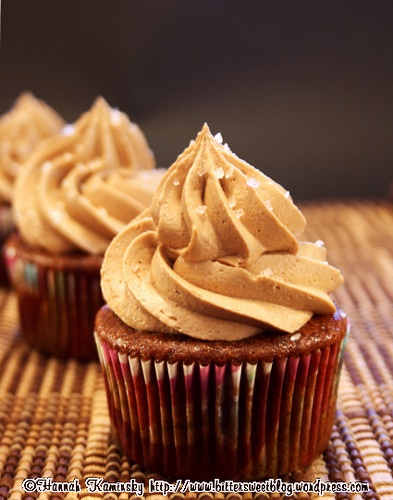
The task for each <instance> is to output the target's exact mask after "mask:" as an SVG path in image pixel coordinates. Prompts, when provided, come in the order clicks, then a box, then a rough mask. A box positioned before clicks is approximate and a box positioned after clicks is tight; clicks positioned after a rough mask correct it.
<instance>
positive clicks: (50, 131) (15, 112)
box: [0, 92, 65, 284]
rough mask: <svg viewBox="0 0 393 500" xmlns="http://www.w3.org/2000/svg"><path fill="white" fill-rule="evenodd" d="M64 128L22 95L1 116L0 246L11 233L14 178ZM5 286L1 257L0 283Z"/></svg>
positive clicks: (60, 121)
mask: <svg viewBox="0 0 393 500" xmlns="http://www.w3.org/2000/svg"><path fill="white" fill-rule="evenodd" d="M64 125H65V123H64V121H63V119H62V118H61V117H60V116H59V115H58V114H57V113H56V112H55V111H54V110H53V109H52V108H51V107H50V106H48V105H47V104H46V103H45V102H44V101H41V100H38V99H36V98H35V97H34V96H33V94H31V93H29V92H26V93H23V94H22V95H21V96H20V97H19V98H18V99H17V100H16V102H15V104H14V106H13V107H12V109H11V110H10V111H8V113H5V114H4V115H2V116H1V117H0V247H2V246H3V244H4V241H5V240H6V239H7V238H8V236H9V235H10V234H11V233H12V231H13V230H14V218H13V214H12V209H11V206H12V196H13V192H14V185H15V179H16V177H17V176H18V174H19V172H20V169H21V167H22V165H23V164H24V163H25V161H26V160H27V158H28V157H29V155H31V153H32V152H33V151H34V149H35V148H36V147H37V146H38V145H39V144H40V143H41V142H42V141H43V140H44V139H47V138H48V137H51V136H53V135H54V134H57V133H58V132H59V131H60V129H61V128H62V127H63V126H64ZM5 283H6V275H5V267H4V264H3V260H2V257H1V262H0V284H5Z"/></svg>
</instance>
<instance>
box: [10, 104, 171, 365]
mask: <svg viewBox="0 0 393 500" xmlns="http://www.w3.org/2000/svg"><path fill="white" fill-rule="evenodd" d="M154 167H155V160H154V156H153V153H152V152H151V150H150V149H149V146H148V144H147V142H146V139H145V136H144V135H143V133H142V132H141V130H140V129H139V127H138V126H137V125H135V124H133V123H131V122H130V121H129V119H128V117H127V116H126V115H125V114H124V113H121V112H119V111H118V110H115V109H112V108H111V107H110V106H109V105H108V104H107V103H106V101H105V100H104V99H102V98H99V99H97V100H96V102H95V104H94V105H93V107H92V108H91V109H90V110H89V111H88V112H86V113H85V114H83V115H82V116H81V118H80V119H79V120H78V121H77V122H76V123H75V124H74V125H69V126H67V127H65V128H64V129H63V130H62V133H61V134H59V135H57V136H56V137H53V138H52V139H50V140H48V141H47V142H45V144H43V145H42V147H40V148H38V149H37V150H36V152H35V153H34V154H33V155H32V157H31V158H30V160H29V161H28V162H27V163H26V165H25V167H24V169H23V171H22V172H21V174H20V176H19V178H18V180H17V183H16V187H15V196H14V209H15V217H16V223H17V227H18V230H19V232H18V234H15V235H13V236H12V237H11V238H10V239H9V240H8V241H7V243H6V252H5V255H6V260H7V264H8V269H9V273H10V276H11V279H12V283H13V285H14V287H15V289H16V291H17V295H18V300H19V309H20V319H21V326H22V332H23V335H24V338H25V339H26V340H27V341H28V342H29V343H30V344H31V345H33V346H34V347H37V348H39V349H41V350H43V351H45V352H48V353H50V354H53V355H57V356H75V357H78V358H85V359H87V358H91V357H93V356H96V355H97V353H96V349H95V346H94V338H93V325H94V317H95V314H96V312H97V310H98V309H99V307H100V306H101V305H102V303H103V299H102V295H101V290H100V283H99V279H100V278H99V276H100V275H99V271H100V267H101V263H102V255H103V253H104V251H105V250H106V248H107V246H108V244H109V242H110V241H111V239H112V238H113V237H114V236H115V234H117V233H118V231H119V230H120V229H122V227H123V226H125V224H126V223H128V222H129V221H131V220H132V219H133V218H134V217H135V216H136V215H137V214H139V213H140V212H141V211H142V210H143V209H144V208H145V207H146V206H147V205H149V204H150V203H151V200H152V197H153V193H154V190H155V187H156V185H157V184H158V182H159V180H160V178H161V176H162V172H163V170H162V169H155V168H154Z"/></svg>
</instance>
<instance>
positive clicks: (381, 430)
mask: <svg viewBox="0 0 393 500" xmlns="http://www.w3.org/2000/svg"><path fill="white" fill-rule="evenodd" d="M301 209H302V210H303V212H304V214H305V216H306V218H307V221H308V228H307V231H306V235H305V236H306V238H307V239H309V240H313V241H315V240H318V239H321V240H323V241H324V242H325V244H326V247H327V249H328V259H329V262H330V263H332V264H334V265H336V266H337V267H339V268H340V269H341V271H342V272H343V274H344V276H345V284H344V285H343V286H342V287H341V288H340V289H339V290H338V291H337V292H336V294H335V299H336V300H337V301H338V303H339V304H340V306H341V307H342V308H343V309H344V311H345V312H346V313H347V314H348V316H349V317H350V320H351V323H352V332H351V336H350V339H349V341H348V344H347V350H346V354H345V360H344V368H343V372H342V376H341V382H340V389H339V402H338V406H337V412H336V419H335V426H334V429H333V432H332V436H331V441H330V444H329V447H328V449H327V450H326V452H325V453H324V455H323V456H321V457H320V458H319V459H318V460H316V461H315V462H314V464H313V465H312V466H311V467H310V468H309V469H308V470H307V471H303V472H298V473H295V474H293V475H292V476H291V477H289V476H288V477H285V478H283V479H284V480H285V481H298V480H306V481H314V480H315V479H316V478H318V477H319V478H321V479H322V481H344V482H346V483H351V482H354V481H362V482H368V483H369V484H370V490H369V491H368V492H367V493H356V494H349V493H340V494H335V495H334V494H330V493H329V494H328V493H325V495H324V496H323V498H330V499H333V498H339V499H354V500H358V499H362V498H364V499H369V500H371V499H393V205H391V204H388V203H382V202H380V203H379V202H378V203H377V202H348V203H342V202H329V203H318V204H311V203H309V204H304V205H302V206H301ZM37 477H50V478H53V479H54V480H55V481H71V480H72V479H74V478H78V480H79V481H80V484H81V485H82V487H83V486H84V479H86V478H88V477H95V478H102V479H103V481H105V482H107V481H108V482H127V481H129V480H130V478H134V479H135V480H136V481H139V482H143V483H145V485H146V492H145V497H146V498H149V499H151V500H153V499H156V498H157V499H158V498H160V497H161V495H160V494H158V493H150V492H149V491H148V488H147V486H148V483H149V479H159V478H158V476H156V475H153V474H150V473H149V472H148V471H142V470H141V469H140V468H139V466H138V465H136V464H132V463H129V462H128V461H127V460H126V459H125V457H123V456H122V454H121V451H120V450H119V448H118V446H117V444H116V442H115V440H114V438H113V437H112V435H111V429H110V422H109V416H108V410H107V405H106V397H105V392H104V386H103V380H102V377H101V373H100V367H99V365H98V362H97V363H96V362H91V363H88V364H84V363H78V362H76V361H75V360H68V361H67V360H66V361H62V360H58V359H54V358H50V357H46V356H43V355H41V354H40V353H38V352H37V351H34V350H32V349H30V348H29V347H28V346H27V345H25V344H24V342H23V341H22V340H21V339H20V337H19V325H18V317H17V311H16V301H15V296H14V294H13V293H12V292H9V291H7V290H5V289H3V290H0V499H3V498H4V499H6V498H10V499H15V500H17V499H30V498H38V499H42V500H44V499H45V500H47V499H62V498H65V499H75V498H83V499H92V498H105V499H108V500H109V499H110V500H114V499H119V500H122V499H124V500H126V499H134V498H136V494H135V493H126V492H124V493H114V492H110V493H105V492H96V493H90V492H89V491H88V490H87V489H86V488H85V487H84V488H82V491H81V492H79V493H73V492H71V493H67V494H64V493H50V492H41V493H39V492H33V493H26V492H25V491H24V490H23V489H22V481H23V480H24V479H25V478H37ZM316 497H317V495H316V494H310V493H298V494H294V495H292V496H290V497H285V498H297V499H299V500H301V499H307V498H316ZM167 498H170V499H171V500H175V499H176V500H180V499H183V498H189V499H200V500H208V499H212V500H213V499H224V498H228V499H231V500H236V499H237V500H240V499H242V498H243V499H251V498H255V499H259V500H263V499H279V498H284V496H283V495H280V494H279V493H274V494H265V493H246V494H239V493H210V492H200V493H191V492H187V493H172V494H168V497H167Z"/></svg>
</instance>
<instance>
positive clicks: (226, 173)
mask: <svg viewBox="0 0 393 500" xmlns="http://www.w3.org/2000/svg"><path fill="white" fill-rule="evenodd" d="M234 171H235V167H234V166H233V165H232V166H231V167H230V168H228V170H227V171H226V172H225V177H226V179H229V177H231V175H232V174H233V172H234Z"/></svg>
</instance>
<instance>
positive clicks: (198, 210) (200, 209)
mask: <svg viewBox="0 0 393 500" xmlns="http://www.w3.org/2000/svg"><path fill="white" fill-rule="evenodd" d="M206 210H207V206H206V205H199V207H196V209H195V211H196V213H197V214H200V215H203V214H204V213H205V212H206Z"/></svg>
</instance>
